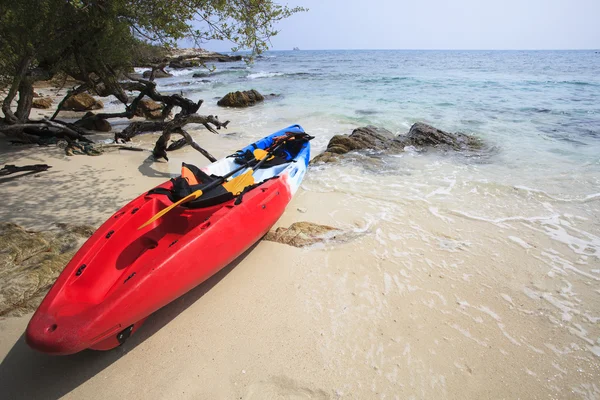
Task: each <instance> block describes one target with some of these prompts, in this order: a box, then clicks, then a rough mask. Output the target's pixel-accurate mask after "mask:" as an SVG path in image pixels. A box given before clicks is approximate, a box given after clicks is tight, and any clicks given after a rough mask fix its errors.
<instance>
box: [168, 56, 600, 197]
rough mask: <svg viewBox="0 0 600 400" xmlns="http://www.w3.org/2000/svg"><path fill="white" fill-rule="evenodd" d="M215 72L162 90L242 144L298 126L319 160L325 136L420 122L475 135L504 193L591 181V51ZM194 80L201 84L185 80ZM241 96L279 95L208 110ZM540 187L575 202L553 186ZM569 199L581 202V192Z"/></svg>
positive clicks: (595, 115) (596, 122)
mask: <svg viewBox="0 0 600 400" xmlns="http://www.w3.org/2000/svg"><path fill="white" fill-rule="evenodd" d="M216 67H217V70H216V71H215V72H214V73H211V74H207V73H206V71H205V70H204V71H203V70H200V69H194V70H192V69H190V70H179V71H175V72H174V73H175V74H177V76H176V77H174V78H170V79H164V80H161V81H160V86H159V87H160V88H161V90H163V91H166V92H183V93H184V94H185V95H186V96H189V97H191V98H193V99H200V98H202V99H204V100H205V105H204V106H203V109H201V111H202V110H204V111H203V112H205V113H209V114H218V115H220V116H221V118H222V119H231V120H232V123H231V128H230V129H231V130H237V131H241V132H242V137H248V138H258V137H262V136H264V135H265V134H268V133H269V132H272V131H275V130H278V129H281V127H282V126H287V125H290V124H293V123H300V124H302V125H303V126H304V127H305V128H306V129H307V130H309V131H311V133H313V134H315V135H316V136H317V139H316V140H315V142H314V145H313V147H314V148H315V149H316V150H322V149H324V147H325V146H326V144H327V141H328V140H329V138H330V137H331V136H333V135H334V134H342V133H350V132H351V130H352V129H353V128H355V127H358V126H363V125H367V124H373V125H378V126H382V127H385V128H387V129H389V130H391V131H392V132H395V133H405V132H407V131H408V129H409V127H410V126H411V125H412V124H413V123H414V122H416V121H424V122H427V123H430V124H432V125H434V126H436V127H438V128H440V129H444V130H446V131H450V132H456V131H460V132H464V133H469V134H473V135H476V136H478V137H481V138H482V139H483V140H484V141H485V142H486V143H487V144H488V146H489V147H491V148H493V149H494V151H493V152H490V154H488V156H486V157H485V160H479V161H485V162H486V163H491V164H493V165H494V167H493V171H494V172H491V173H492V174H494V175H495V177H494V179H498V180H500V181H502V182H504V183H507V184H511V185H525V186H531V185H532V184H534V183H537V182H539V180H540V179H542V180H544V179H546V177H547V176H548V174H553V175H555V176H563V175H573V174H574V175H578V173H579V172H582V171H583V172H585V174H586V175H588V176H589V175H590V173H591V174H592V175H594V174H600V161H599V156H598V155H599V154H600V74H598V71H600V54H597V53H595V52H594V51H387V50H382V51H285V52H269V53H267V54H266V55H265V56H264V57H262V58H260V59H258V60H256V62H255V63H254V64H252V65H249V66H248V65H246V64H245V63H243V62H240V63H218V64H217V65H216ZM195 72H196V73H197V72H200V73H205V74H206V75H207V76H204V77H201V78H193V77H192V75H193V73H195ZM203 80H204V81H203ZM250 88H254V89H257V90H258V91H259V92H261V93H263V94H268V93H275V94H278V95H281V96H280V97H278V98H276V99H272V100H269V101H267V102H265V103H264V104H261V105H259V106H257V107H252V108H250V109H247V110H225V109H222V108H219V107H216V104H215V103H216V99H217V98H220V97H222V96H223V95H224V94H226V93H227V92H229V91H233V90H247V89H250ZM240 143H243V142H240ZM474 161H476V160H474ZM515 171H518V172H519V174H518V175H517V176H515ZM590 183H593V182H589V180H588V179H584V182H581V184H583V185H588V186H589V185H590ZM544 186H545V187H544V188H542V189H544V190H545V189H550V190H551V191H552V189H553V188H559V187H560V186H562V188H560V190H559V191H561V192H567V193H572V192H573V188H569V187H568V186H569V185H567V187H565V185H564V184H563V183H562V182H560V183H558V182H549V183H548V184H547V185H544ZM575 191H576V192H581V193H582V194H585V193H588V192H587V191H588V189H585V190H582V187H581V185H577V186H576V189H575ZM598 191H600V190H597V191H596V192H594V193H597V192H598ZM588 194H589V193H588Z"/></svg>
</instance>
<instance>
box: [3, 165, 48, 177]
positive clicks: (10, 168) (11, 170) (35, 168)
mask: <svg viewBox="0 0 600 400" xmlns="http://www.w3.org/2000/svg"><path fill="white" fill-rule="evenodd" d="M50 168H52V167H51V166H50V165H46V164H34V165H24V166H22V167H17V166H16V165H5V166H4V168H2V169H0V176H6V175H12V174H16V173H17V172H43V171H47V170H48V169H50Z"/></svg>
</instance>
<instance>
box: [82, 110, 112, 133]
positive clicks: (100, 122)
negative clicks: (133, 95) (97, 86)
mask: <svg viewBox="0 0 600 400" xmlns="http://www.w3.org/2000/svg"><path fill="white" fill-rule="evenodd" d="M75 125H77V126H80V127H82V128H84V129H88V130H90V131H99V132H110V131H111V130H112V126H111V125H110V122H108V121H107V120H105V119H101V118H94V113H93V112H88V113H86V114H85V115H84V117H83V118H82V119H80V120H79V121H76V122H75Z"/></svg>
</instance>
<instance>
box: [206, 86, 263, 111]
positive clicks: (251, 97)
mask: <svg viewBox="0 0 600 400" xmlns="http://www.w3.org/2000/svg"><path fill="white" fill-rule="evenodd" d="M264 99H265V98H264V97H263V95H262V94H260V93H258V92H257V91H256V90H254V89H252V90H247V91H244V92H240V91H238V92H231V93H228V94H226V95H225V96H224V97H223V98H222V99H221V100H219V101H218V102H217V105H219V106H221V107H238V108H241V107H249V106H253V105H255V104H256V103H258V102H261V101H264Z"/></svg>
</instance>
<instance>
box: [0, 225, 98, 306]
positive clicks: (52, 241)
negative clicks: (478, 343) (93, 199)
mask: <svg viewBox="0 0 600 400" xmlns="http://www.w3.org/2000/svg"><path fill="white" fill-rule="evenodd" d="M93 232H94V229H93V228H92V227H89V226H73V225H66V224H59V225H57V230H56V231H50V232H32V231H26V230H25V229H23V228H21V227H20V226H18V225H16V224H13V223H6V222H3V223H0V248H1V249H2V251H0V317H5V316H21V315H24V314H26V313H29V312H32V311H34V310H35V309H36V308H37V307H38V305H39V304H40V302H41V301H42V299H43V297H44V296H45V295H46V292H47V291H48V290H49V289H50V287H51V286H52V284H53V283H54V281H55V280H56V278H57V277H58V275H59V274H60V272H61V271H62V270H63V269H64V267H65V265H67V263H68V262H69V260H70V259H71V258H72V257H73V255H74V254H75V251H77V249H78V248H79V247H80V246H81V245H82V244H83V242H84V240H85V239H87V238H89V237H90V236H91V235H92V233H93Z"/></svg>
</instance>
